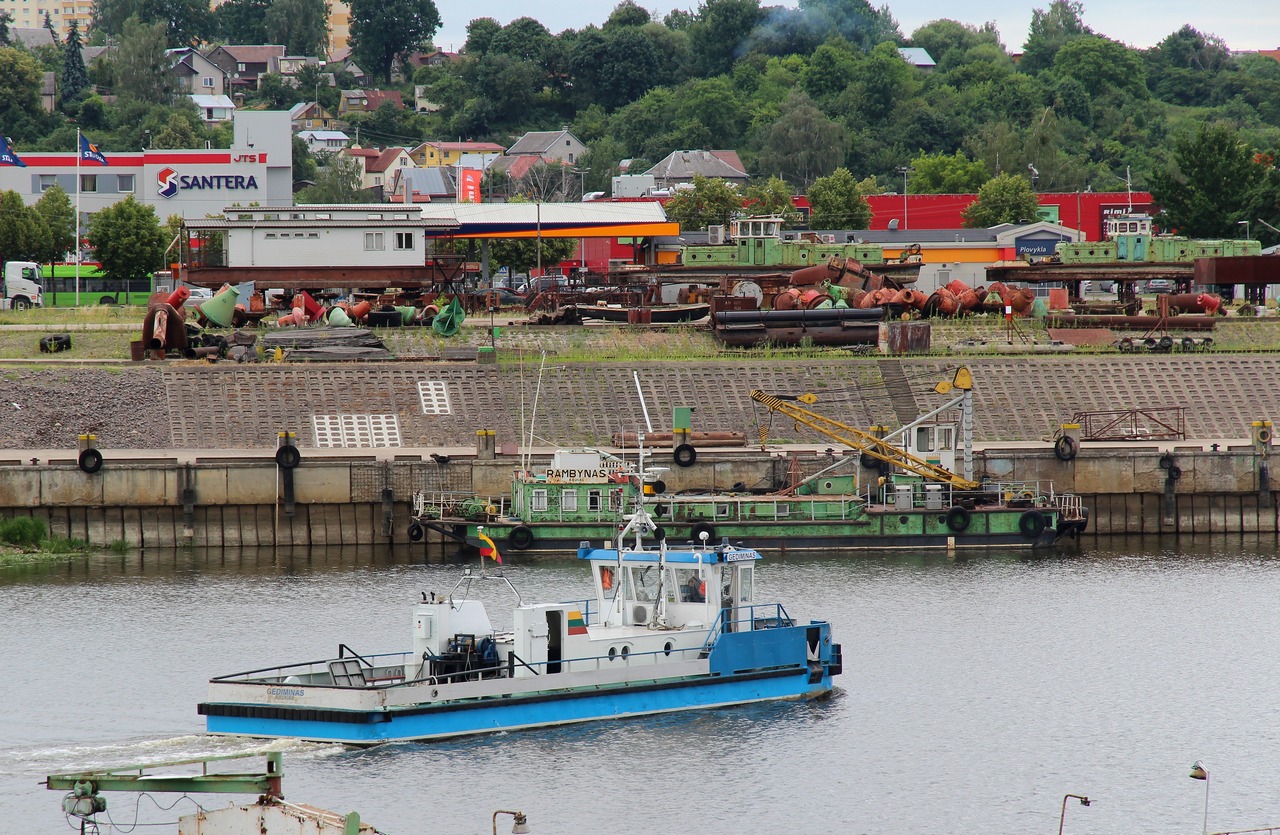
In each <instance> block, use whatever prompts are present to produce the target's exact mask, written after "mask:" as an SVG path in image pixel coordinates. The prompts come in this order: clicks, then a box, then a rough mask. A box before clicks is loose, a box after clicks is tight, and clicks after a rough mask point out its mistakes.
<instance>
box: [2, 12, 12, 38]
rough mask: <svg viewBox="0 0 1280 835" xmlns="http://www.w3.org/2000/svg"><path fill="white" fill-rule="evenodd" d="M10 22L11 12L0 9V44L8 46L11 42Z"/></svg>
mask: <svg viewBox="0 0 1280 835" xmlns="http://www.w3.org/2000/svg"><path fill="white" fill-rule="evenodd" d="M11 23H13V14H12V13H10V12H8V11H5V10H2V9H0V46H9V45H10V44H11V43H12V35H11V34H10V32H9V25H10V24H11Z"/></svg>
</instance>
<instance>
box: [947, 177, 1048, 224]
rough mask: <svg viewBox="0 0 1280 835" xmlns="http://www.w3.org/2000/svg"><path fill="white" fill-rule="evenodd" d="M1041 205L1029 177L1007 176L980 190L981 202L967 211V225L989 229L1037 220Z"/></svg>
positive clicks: (979, 197) (990, 181)
mask: <svg viewBox="0 0 1280 835" xmlns="http://www.w3.org/2000/svg"><path fill="white" fill-rule="evenodd" d="M1039 207H1040V203H1039V201H1038V200H1036V195H1035V192H1033V191H1032V190H1031V183H1029V182H1027V180H1026V178H1025V177H1022V176H1019V175H1016V174H1009V173H1007V172H1006V173H1004V174H1001V175H1000V176H998V177H995V178H994V179H991V180H988V181H987V182H986V183H984V184H983V186H982V188H980V189H978V199H977V200H975V201H973V202H972V203H970V204H969V208H967V209H965V210H964V214H963V217H964V225H965V226H967V227H969V228H970V229H986V228H989V227H992V226H996V225H999V224H1001V223H1026V222H1028V221H1031V220H1034V219H1035V217H1036V209H1038V208H1039Z"/></svg>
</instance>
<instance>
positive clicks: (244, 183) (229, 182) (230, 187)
mask: <svg viewBox="0 0 1280 835" xmlns="http://www.w3.org/2000/svg"><path fill="white" fill-rule="evenodd" d="M156 183H157V185H159V192H160V196H161V197H166V198H168V197H173V196H174V195H175V194H177V193H178V191H179V190H182V191H189V190H192V189H194V190H202V189H226V190H227V191H239V190H241V189H257V187H258V179H257V178H256V177H252V176H249V177H246V176H244V175H243V174H213V175H207V174H203V175H194V174H193V175H187V174H179V173H178V172H177V171H174V170H173V169H172V168H162V169H160V170H159V171H157V172H156Z"/></svg>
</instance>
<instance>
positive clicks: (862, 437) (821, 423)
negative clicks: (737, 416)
mask: <svg viewBox="0 0 1280 835" xmlns="http://www.w3.org/2000/svg"><path fill="white" fill-rule="evenodd" d="M751 399H752V400H754V401H756V402H757V403H760V404H762V405H764V406H766V407H768V409H769V410H770V411H773V412H779V413H781V414H784V415H786V416H787V417H789V418H791V419H793V420H794V421H796V422H797V423H803V424H804V425H805V426H808V427H809V428H810V429H813V430H814V431H815V432H820V433H821V434H823V435H826V436H827V437H828V438H831V439H832V440H835V441H839V442H840V443H842V444H844V445H845V446H848V447H851V448H853V449H856V450H859V451H860V452H863V453H866V454H867V455H870V456H871V457H872V458H875V459H876V460H878V461H884V462H886V463H888V464H892V465H893V466H895V467H899V468H901V469H903V470H906V471H907V472H909V473H914V474H916V475H918V476H921V477H922V478H926V479H928V480H930V481H938V482H941V483H943V484H950V485H951V486H952V487H955V488H957V489H960V490H976V489H978V488H980V487H981V486H982V485H981V484H980V483H979V482H976V481H970V480H969V479H967V478H964V477H963V476H961V475H958V474H956V473H953V472H951V471H950V470H948V469H946V468H944V467H939V466H938V465H937V464H931V463H930V462H928V461H926V460H924V459H923V458H917V457H916V456H914V455H912V454H911V453H909V452H907V451H906V450H904V449H901V448H899V447H896V446H894V445H893V444H890V443H888V442H886V441H883V440H881V439H880V438H877V437H876V436H875V435H872V434H871V433H870V432H864V431H863V430H861V429H855V428H854V427H852V426H849V425H847V424H844V423H841V422H840V421H838V420H832V419H831V418H829V417H824V416H822V415H820V414H818V413H816V412H811V411H809V410H808V409H806V408H804V407H802V406H797V405H796V404H795V403H789V402H787V401H786V400H784V399H782V398H781V397H778V396H777V395H773V394H766V393H764V392H763V391H760V390H759V389H754V390H752V392H751Z"/></svg>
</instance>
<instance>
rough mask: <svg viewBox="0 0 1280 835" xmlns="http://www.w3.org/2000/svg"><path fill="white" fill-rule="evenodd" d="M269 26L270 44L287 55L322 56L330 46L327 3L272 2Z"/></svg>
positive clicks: (302, 0)
mask: <svg viewBox="0 0 1280 835" xmlns="http://www.w3.org/2000/svg"><path fill="white" fill-rule="evenodd" d="M266 26H267V36H268V37H269V38H270V41H268V43H278V44H283V45H284V51H285V54H286V55H319V54H321V53H322V52H323V51H324V48H325V46H326V45H327V44H328V43H329V6H328V4H327V3H325V1H324V0H272V3H271V8H270V9H269V10H268V11H267V17H266ZM433 31H434V30H433Z"/></svg>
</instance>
